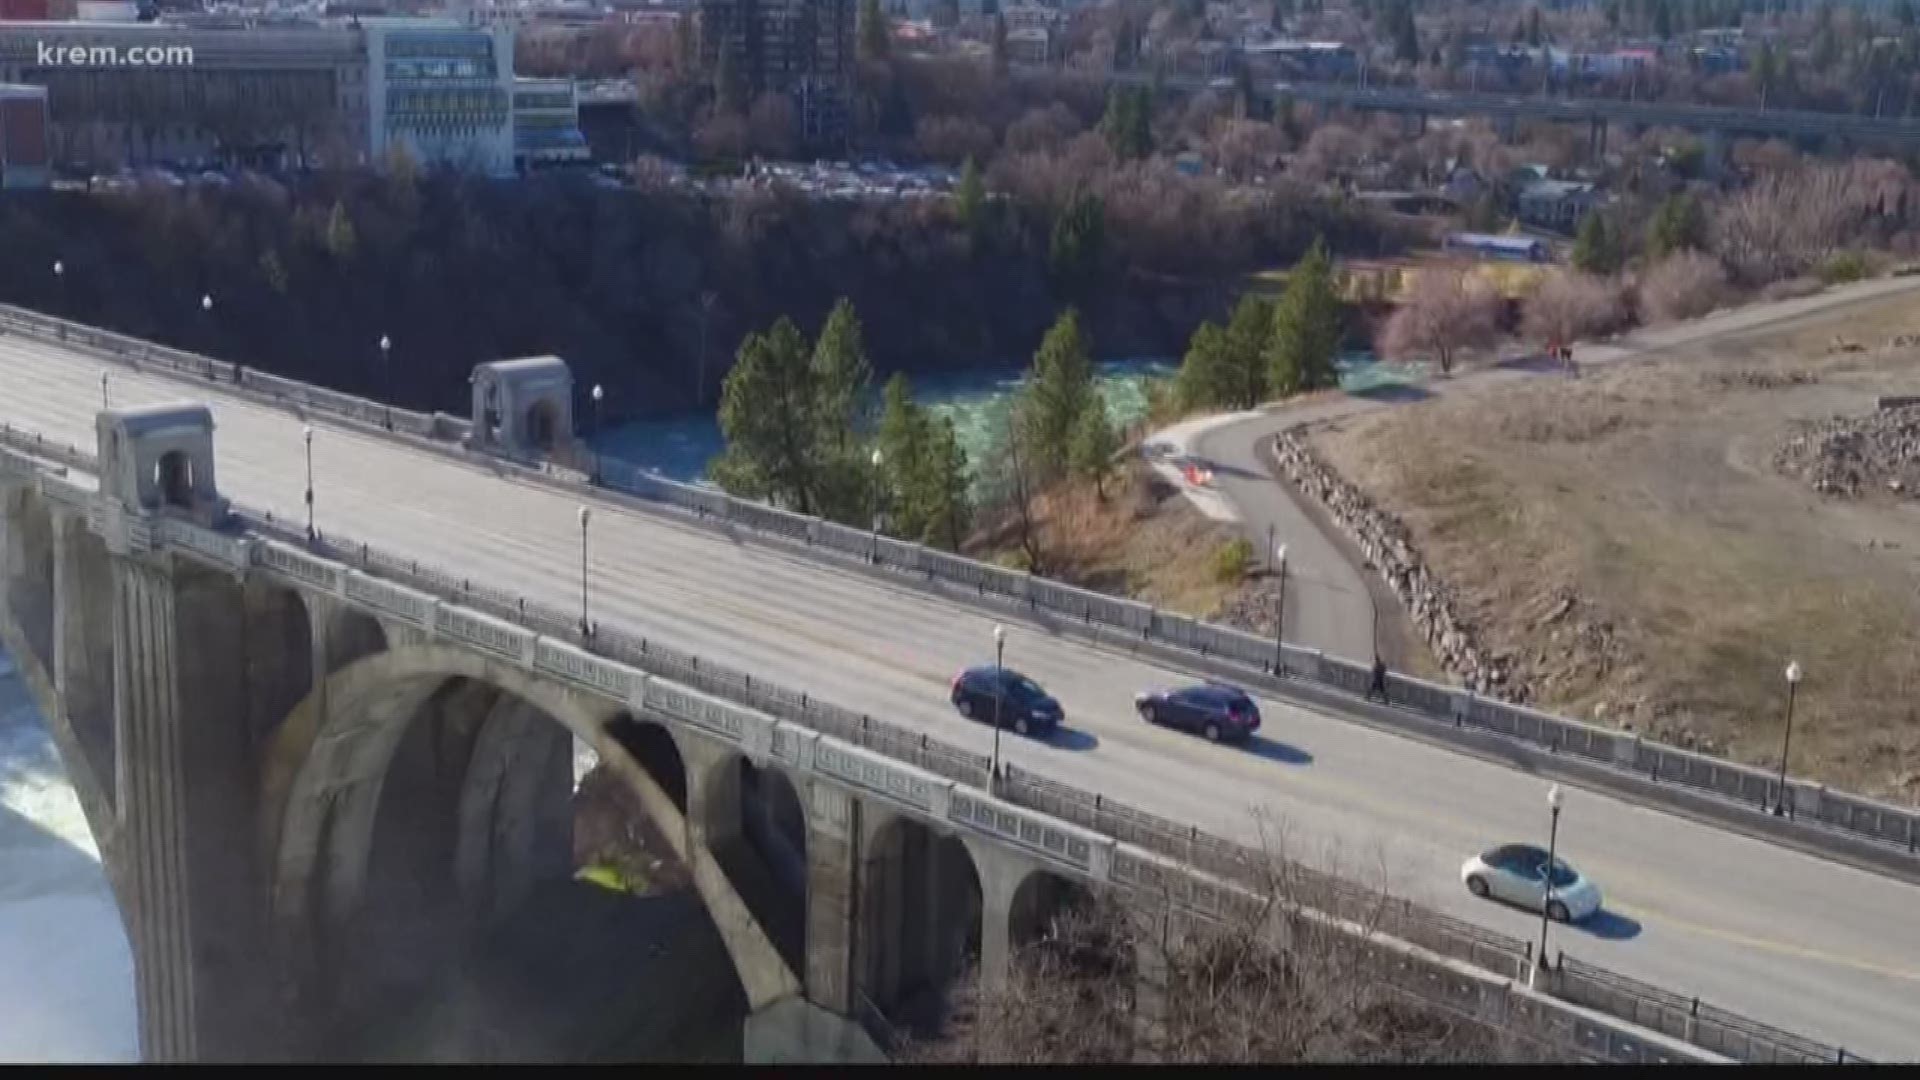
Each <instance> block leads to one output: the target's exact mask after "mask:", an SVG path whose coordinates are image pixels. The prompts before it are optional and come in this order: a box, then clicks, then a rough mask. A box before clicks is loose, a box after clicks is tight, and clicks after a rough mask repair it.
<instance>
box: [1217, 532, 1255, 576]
mask: <svg viewBox="0 0 1920 1080" xmlns="http://www.w3.org/2000/svg"><path fill="white" fill-rule="evenodd" d="M1251 565H1253V545H1252V544H1251V543H1248V542H1247V540H1246V538H1245V537H1242V538H1240V539H1238V540H1230V541H1228V542H1227V543H1224V544H1221V545H1220V546H1219V547H1218V548H1216V549H1214V552H1213V576H1214V578H1215V579H1216V580H1218V581H1239V580H1240V579H1241V578H1243V577H1246V576H1247V567H1249V566H1251Z"/></svg>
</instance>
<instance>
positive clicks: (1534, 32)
mask: <svg viewBox="0 0 1920 1080" xmlns="http://www.w3.org/2000/svg"><path fill="white" fill-rule="evenodd" d="M1540 41H1541V36H1540V9H1539V8H1537V7H1535V8H1529V9H1527V45H1528V46H1529V47H1531V48H1535V49H1537V48H1539V47H1540Z"/></svg>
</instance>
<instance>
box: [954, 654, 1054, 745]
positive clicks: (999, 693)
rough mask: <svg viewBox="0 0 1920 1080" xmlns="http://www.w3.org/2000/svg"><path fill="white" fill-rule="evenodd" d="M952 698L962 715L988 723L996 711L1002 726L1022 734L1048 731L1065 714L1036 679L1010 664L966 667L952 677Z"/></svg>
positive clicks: (1037, 733)
mask: <svg viewBox="0 0 1920 1080" xmlns="http://www.w3.org/2000/svg"><path fill="white" fill-rule="evenodd" d="M952 698H953V707H954V708H956V709H958V710H960V715H961V716H964V717H967V718H968V719H970V720H979V721H981V722H982V723H987V724H991V723H993V722H994V717H995V716H996V715H997V716H998V717H999V719H1000V726H1001V727H1003V728H1012V729H1013V730H1015V731H1017V732H1019V733H1020V734H1022V735H1028V734H1035V735H1046V734H1050V733H1052V731H1053V730H1054V729H1055V728H1057V727H1059V726H1060V721H1062V720H1064V719H1065V718H1066V713H1065V712H1064V711H1063V710H1062V709H1061V708H1060V703H1059V702H1058V701H1055V700H1054V699H1053V698H1051V697H1049V696H1048V695H1047V692H1046V691H1045V690H1042V689H1040V684H1039V683H1036V682H1034V681H1033V680H1032V679H1029V678H1027V677H1026V676H1025V675H1022V674H1020V673H1019V672H1017V671H1015V670H1013V669H1012V668H999V667H993V666H991V665H988V666H984V667H972V668H968V669H967V670H965V671H963V672H961V673H960V674H958V675H956V676H954V677H953V695H952ZM996 705H997V706H998V712H997V713H996V711H995V709H996Z"/></svg>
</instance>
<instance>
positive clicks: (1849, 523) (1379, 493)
mask: <svg viewBox="0 0 1920 1080" xmlns="http://www.w3.org/2000/svg"><path fill="white" fill-rule="evenodd" d="M1916 331H1920V308H1916V307H1915V306H1914V305H1913V304H1912V302H1911V301H1898V300H1896V301H1888V302H1885V303H1883V304H1881V305H1880V306H1878V307H1870V308H1853V309H1848V310H1845V311H1841V312H1837V313H1835V314H1833V315H1831V316H1826V317H1823V318H1821V319H1819V320H1816V321H1813V322H1809V323H1807V324H1805V325H1803V326H1801V327H1799V328H1797V329H1795V330H1793V331H1783V332H1780V333H1777V334H1775V335H1773V336H1770V337H1752V338H1748V339H1746V340H1742V341H1722V342H1719V343H1716V344H1714V345H1710V346H1699V347H1690V348H1689V349H1688V350H1683V351H1679V352H1675V353H1673V354H1670V355H1666V356H1663V357H1658V358H1650V359H1647V360H1641V361H1634V362H1631V363H1628V364H1626V365H1623V366H1621V367H1618V368H1614V369H1608V370H1602V371H1595V372H1593V373H1591V374H1589V375H1588V376H1587V377H1585V378H1582V379H1580V380H1577V381H1573V380H1566V379H1562V378H1558V377H1553V376H1541V377H1538V378H1535V379H1528V380H1525V381H1521V382H1510V383H1506V384H1495V385H1480V386H1468V385H1465V384H1461V385H1458V386H1455V387H1452V388H1449V390H1448V393H1447V394H1446V395H1445V396H1444V397H1440V398H1436V399H1433V400H1429V401H1426V402H1422V403H1419V404H1415V405H1409V406H1406V407H1402V408H1397V409H1392V410H1387V411H1384V412H1380V413H1374V414H1370V415H1367V416H1364V417H1360V418H1356V419H1353V420H1350V421H1347V422H1345V424H1344V425H1343V426H1341V427H1336V428H1329V429H1326V430H1322V431H1319V432H1317V433H1316V434H1315V435H1314V438H1313V441H1314V445H1315V447H1316V449H1317V450H1318V451H1319V452H1320V453H1321V454H1323V455H1324V456H1325V457H1326V459H1327V460H1328V461H1329V463H1330V464H1332V465H1333V466H1334V467H1335V468H1337V469H1339V470H1340V471H1341V472H1342V473H1343V474H1344V475H1346V476H1347V477H1349V478H1350V479H1352V480H1354V481H1355V482H1356V483H1358V484H1360V485H1361V486H1362V487H1363V488H1365V489H1367V490H1368V491H1369V492H1370V493H1372V494H1373V495H1374V496H1375V497H1376V498H1378V499H1380V500H1381V502H1382V504H1383V505H1384V506H1386V507H1388V508H1390V509H1392V510H1394V511H1395V512H1396V513H1398V514H1400V515H1401V516H1402V518H1403V519H1404V520H1405V521H1406V522H1407V524H1408V526H1409V527H1410V528H1411V529H1412V530H1413V532H1414V535H1415V536H1416V538H1417V541H1418V543H1419V545H1420V547H1421V549H1422V550H1423V551H1424V552H1425V554H1426V555H1427V557H1428V558H1429V560H1430V562H1431V564H1432V566H1433V567H1434V569H1435V570H1436V571H1437V573H1438V574H1439V576H1440V578H1441V579H1442V580H1443V581H1445V582H1447V583H1448V584H1449V585H1451V586H1452V587H1453V588H1454V589H1455V590H1456V591H1457V592H1458V594H1459V597H1460V599H1461V601H1463V604H1462V611H1463V614H1465V615H1467V616H1469V617H1471V618H1472V619H1473V620H1474V621H1475V623H1476V624H1477V625H1478V626H1479V627H1480V628H1481V632H1482V634H1483V637H1484V638H1485V640H1486V641H1487V643H1488V644H1490V645H1492V646H1494V647H1495V648H1497V649H1500V650H1503V651H1508V652H1511V653H1512V654H1514V655H1515V656H1516V657H1518V659H1519V667H1520V671H1519V674H1520V676H1521V677H1522V678H1524V679H1525V680H1526V681H1528V682H1529V683H1531V684H1532V685H1533V686H1534V687H1535V689H1536V691H1537V693H1538V695H1539V697H1540V699H1541V701H1542V703H1543V704H1544V705H1545V706H1546V707H1549V708H1552V709H1556V710H1559V711H1563V712H1567V713H1571V714H1575V715H1580V716H1583V717H1587V718H1599V719H1601V720H1602V721H1604V722H1610V723H1615V724H1620V725H1622V726H1629V727H1632V728H1634V729H1637V730H1640V731H1643V732H1648V733H1650V734H1652V735H1654V736H1656V737H1660V738H1663V739H1669V740H1672V741H1676V742H1679V743H1681V744H1684V745H1695V746H1699V747H1702V748H1704V749H1707V750H1709V751H1713V752H1718V753H1724V754H1726V755H1728V756H1731V757H1734V758H1736V759H1739V760H1743V761H1748V762H1755V763H1763V764H1767V765H1772V764H1775V763H1777V762H1778V760H1779V752H1780V744H1781V736H1782V731H1783V717H1784V709H1785V699H1786V684H1785V681H1784V678H1783V675H1782V672H1783V670H1784V668H1785V667H1786V665H1787V662H1788V661H1789V660H1790V659H1797V660H1798V661H1799V662H1800V663H1801V665H1802V666H1803V667H1804V669H1805V671H1806V678H1805V681H1804V682H1803V683H1802V684H1801V685H1800V688H1799V693H1798V700H1797V704H1796V711H1795V722H1794V731H1793V746H1792V768H1793V771H1795V772H1796V773H1802V774H1811V775H1814V776H1818V777H1821V778H1824V779H1826V780H1828V781H1830V782H1832V783H1835V784H1840V785H1845V786H1847V787H1850V788H1854V789H1861V790H1866V791H1869V792H1872V793H1876V794H1879V795H1882V796H1886V797H1891V798H1894V799H1896V800H1897V801H1902V802H1906V801H1911V800H1913V799H1915V798H1917V797H1920V502H1916V501H1914V500H1912V499H1911V498H1902V497H1900V496H1897V495H1894V494H1891V493H1887V492H1875V493H1871V494H1869V495H1866V496H1864V497H1862V498H1860V499H1853V500H1839V499H1835V498H1830V497H1824V496H1820V495H1817V494H1815V493H1814V492H1813V491H1812V490H1811V489H1810V488H1809V487H1808V486H1807V485H1806V484H1805V483H1803V482H1801V481H1798V480H1795V479H1792V478H1789V477H1786V476H1783V475H1781V474H1779V473H1778V472H1776V471H1775V470H1774V468H1773V466H1772V464H1771V459H1772V456H1773V453H1774V451H1775V449H1776V448H1777V447H1778V446H1779V445H1780V444H1781V443H1782V442H1784V441H1785V440H1786V439H1787V438H1788V437H1789V436H1790V435H1791V434H1792V433H1793V432H1794V431H1795V430H1796V429H1797V427H1798V425H1799V424H1800V423H1801V422H1803V421H1812V420H1821V419H1826V418H1829V417H1832V416H1835V415H1841V414H1858V413H1863V412H1867V411H1870V410H1871V409H1872V408H1873V407H1874V398H1875V396H1876V395H1879V394H1902V393H1904V394H1912V393H1920V350H1916V349H1915V348H1912V347H1910V346H1899V347H1896V346H1894V345H1892V344H1890V339H1892V338H1893V337H1895V336H1896V335H1900V334H1913V333H1915V332H1916ZM1842 343H1848V344H1849V346H1850V347H1841V346H1842ZM1851 346H1859V347H1860V348H1853V347H1851Z"/></svg>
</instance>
